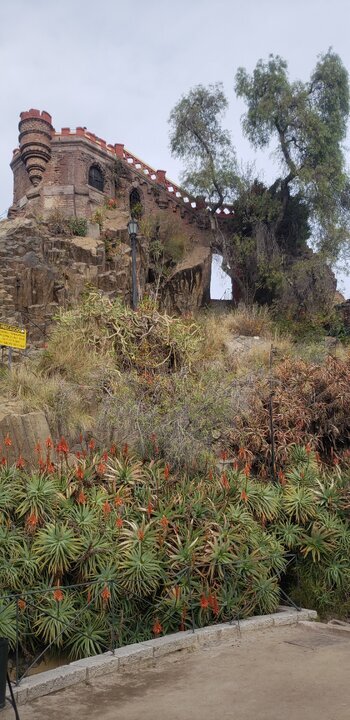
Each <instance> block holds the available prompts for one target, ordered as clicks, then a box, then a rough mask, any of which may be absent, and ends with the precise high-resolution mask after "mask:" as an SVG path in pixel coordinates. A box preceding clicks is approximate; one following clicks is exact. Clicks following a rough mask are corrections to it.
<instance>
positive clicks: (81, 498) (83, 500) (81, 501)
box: [78, 490, 86, 505]
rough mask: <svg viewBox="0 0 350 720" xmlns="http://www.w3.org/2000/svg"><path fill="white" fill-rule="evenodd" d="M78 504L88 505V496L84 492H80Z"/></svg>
mask: <svg viewBox="0 0 350 720" xmlns="http://www.w3.org/2000/svg"><path fill="white" fill-rule="evenodd" d="M78 503H79V505H85V503H86V495H85V493H84V490H80V493H79V495H78Z"/></svg>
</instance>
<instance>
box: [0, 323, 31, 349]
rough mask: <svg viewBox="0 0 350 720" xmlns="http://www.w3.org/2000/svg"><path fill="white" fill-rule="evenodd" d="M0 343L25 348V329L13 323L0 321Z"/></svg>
mask: <svg viewBox="0 0 350 720" xmlns="http://www.w3.org/2000/svg"><path fill="white" fill-rule="evenodd" d="M0 345H6V347H11V348H15V349H16V350H25V349H26V346H27V331H26V330H25V329H24V328H19V327H16V326H15V325H5V324H3V323H0Z"/></svg>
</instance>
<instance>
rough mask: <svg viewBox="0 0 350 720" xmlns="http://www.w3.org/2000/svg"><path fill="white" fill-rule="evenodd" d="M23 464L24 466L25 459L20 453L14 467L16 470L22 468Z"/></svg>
mask: <svg viewBox="0 0 350 720" xmlns="http://www.w3.org/2000/svg"><path fill="white" fill-rule="evenodd" d="M24 466H25V460H24V458H22V455H20V456H19V458H18V460H17V462H16V468H18V470H23V468H24Z"/></svg>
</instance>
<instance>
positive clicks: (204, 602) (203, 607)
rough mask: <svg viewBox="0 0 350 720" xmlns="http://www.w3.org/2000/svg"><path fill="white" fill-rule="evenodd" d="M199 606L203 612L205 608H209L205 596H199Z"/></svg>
mask: <svg viewBox="0 0 350 720" xmlns="http://www.w3.org/2000/svg"><path fill="white" fill-rule="evenodd" d="M200 606H201V608H202V609H203V610H206V608H207V607H209V600H208V598H207V597H206V596H205V595H201V599H200Z"/></svg>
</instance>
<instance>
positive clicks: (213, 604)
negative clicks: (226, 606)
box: [208, 594, 219, 615]
mask: <svg viewBox="0 0 350 720" xmlns="http://www.w3.org/2000/svg"><path fill="white" fill-rule="evenodd" d="M208 605H209V607H210V608H211V610H212V611H213V613H214V615H218V614H219V603H218V601H217V598H216V595H214V594H210V595H209V596H208Z"/></svg>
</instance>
